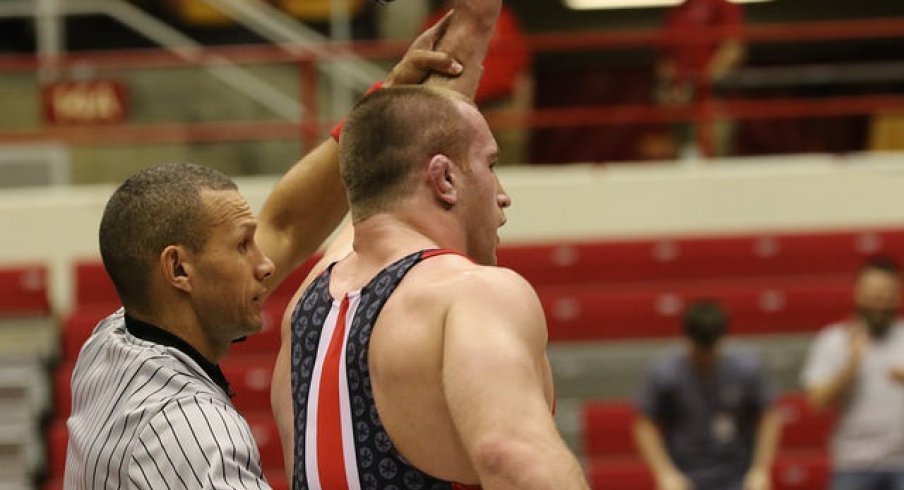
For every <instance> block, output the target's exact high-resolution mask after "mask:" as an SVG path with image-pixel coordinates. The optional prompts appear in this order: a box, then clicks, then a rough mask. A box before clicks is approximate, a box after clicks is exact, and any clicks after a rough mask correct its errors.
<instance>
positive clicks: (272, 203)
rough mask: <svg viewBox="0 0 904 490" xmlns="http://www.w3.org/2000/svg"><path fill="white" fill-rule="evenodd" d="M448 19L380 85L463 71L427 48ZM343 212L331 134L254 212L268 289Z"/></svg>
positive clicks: (417, 42) (425, 35)
mask: <svg viewBox="0 0 904 490" xmlns="http://www.w3.org/2000/svg"><path fill="white" fill-rule="evenodd" d="M450 20H451V17H450V16H446V17H444V18H443V19H442V20H440V21H439V22H437V24H435V25H434V26H433V27H431V28H430V29H428V30H426V31H424V32H423V33H422V34H421V35H420V36H418V37H417V39H415V40H414V42H413V43H412V44H411V47H410V48H409V49H408V52H406V53H405V56H404V57H403V58H402V60H401V61H400V62H399V63H398V64H397V65H396V66H395V68H393V70H392V71H391V72H390V74H389V75H388V76H387V78H386V80H385V81H384V82H383V85H384V86H386V87H388V86H392V85H401V84H413V83H420V82H422V81H423V80H424V78H426V76H427V74H429V73H433V72H438V73H443V74H445V75H446V76H449V77H455V76H456V75H457V74H459V73H461V71H462V66H461V64H460V63H458V62H457V61H456V60H455V58H454V57H453V56H452V55H450V54H448V53H446V52H441V51H431V50H432V49H433V46H434V45H435V44H436V43H437V41H438V40H439V39H440V38H441V37H442V36H443V34H444V32H445V31H446V30H447V28H448V26H449V24H450ZM347 211H348V201H347V199H346V196H345V188H344V187H343V185H342V178H341V176H340V174H339V145H338V144H337V143H336V142H335V141H334V140H333V139H332V138H330V139H327V140H326V141H324V142H323V143H321V144H320V146H318V147H317V148H315V149H314V150H313V151H311V152H310V153H308V154H307V155H305V157H304V158H302V159H301V160H299V161H298V162H297V163H296V164H295V165H294V166H293V167H292V168H291V169H289V171H288V172H287V173H286V174H285V175H284V176H283V177H282V178H281V179H280V180H279V182H277V183H276V186H275V187H274V188H273V190H272V191H271V192H270V195H269V196H267V199H266V200H265V201H264V205H263V207H262V209H261V212H260V214H259V215H258V228H257V232H256V233H255V236H254V239H255V240H256V241H257V243H258V246H259V247H260V248H261V250H262V251H263V252H264V253H265V254H266V255H267V256H268V257H270V260H272V261H273V265H274V269H275V270H274V273H273V275H271V276H270V277H269V278H267V280H266V284H267V287H268V289H269V290H270V291H272V290H273V289H275V287H276V286H277V285H279V283H280V282H282V280H283V279H285V278H286V276H287V275H288V274H289V273H290V272H292V271H293V270H294V269H295V268H296V267H298V266H299V265H300V264H301V263H302V262H303V261H304V260H305V259H307V258H308V257H309V256H310V255H311V254H313V253H314V251H316V250H317V248H318V247H319V246H320V244H321V243H323V241H324V240H325V239H326V238H327V237H328V236H329V235H330V233H331V232H332V231H333V230H334V229H335V228H336V226H337V225H338V224H339V221H340V220H341V219H342V217H343V216H344V215H345V213H346V212H347Z"/></svg>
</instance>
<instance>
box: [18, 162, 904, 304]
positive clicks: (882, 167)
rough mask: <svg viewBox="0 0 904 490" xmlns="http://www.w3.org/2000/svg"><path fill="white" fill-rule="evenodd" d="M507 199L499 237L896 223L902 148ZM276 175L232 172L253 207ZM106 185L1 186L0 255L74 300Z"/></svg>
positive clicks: (681, 169)
mask: <svg viewBox="0 0 904 490" xmlns="http://www.w3.org/2000/svg"><path fill="white" fill-rule="evenodd" d="M499 173H500V176H501V179H502V181H503V184H504V185H505V186H506V188H507V190H508V192H509V194H510V195H511V196H512V199H513V202H514V204H513V206H512V208H511V209H510V210H509V211H508V213H507V214H508V224H507V225H506V226H505V228H503V230H502V233H501V236H502V239H503V242H504V243H506V242H507V243H521V242H531V241H551V240H557V239H568V238H574V239H588V238H589V239H594V238H605V237H617V238H623V237H640V236H650V235H662V234H666V235H686V234H698V233H735V232H738V233H740V232H749V231H754V230H774V231H780V230H813V229H831V228H852V227H856V228H861V227H873V226H875V227H892V226H904V199H901V195H902V193H904V155H900V154H887V155H872V156H867V155H863V156H855V157H846V158H838V157H832V156H826V155H813V156H798V157H777V158H758V159H735V160H724V161H719V162H712V163H708V164H683V163H682V164H674V163H670V164H661V165H660V164H645V165H638V164H635V165H608V166H592V165H575V166H556V167H547V168H541V167H513V168H501V169H500V170H499ZM275 180H276V179H275V177H273V178H253V179H243V180H240V181H239V186H240V188H241V190H242V192H243V193H244V194H245V195H246V196H247V197H248V200H249V202H250V203H251V205H252V207H253V208H255V209H259V207H260V205H261V203H262V202H263V199H264V197H265V196H266V194H267V192H268V190H269V189H270V187H271V186H272V185H273V183H274V182H275ZM112 190H113V187H111V186H91V187H87V186H84V187H72V188H42V189H24V190H15V191H3V192H0V229H2V230H4V232H3V239H2V240H0V266H2V265H3V264H8V263H17V262H46V263H48V264H50V267H51V289H52V295H53V304H54V306H55V307H56V308H57V311H58V312H61V313H62V312H65V311H67V310H68V308H69V307H70V306H71V301H72V280H71V277H70V272H71V271H70V269H71V264H72V262H73V260H74V259H77V258H86V257H88V258H91V257H97V256H98V252H97V227H98V223H99V220H100V215H101V213H102V211H103V206H104V203H105V202H106V199H107V197H108V196H109V195H110V193H111V192H112Z"/></svg>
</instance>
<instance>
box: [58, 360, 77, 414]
mask: <svg viewBox="0 0 904 490" xmlns="http://www.w3.org/2000/svg"><path fill="white" fill-rule="evenodd" d="M74 368H75V361H67V362H63V363H61V364H60V365H59V366H57V368H56V370H55V371H54V373H53V414H54V416H55V417H57V418H58V419H61V420H66V418H67V417H69V414H70V413H71V412H72V370H73V369H74Z"/></svg>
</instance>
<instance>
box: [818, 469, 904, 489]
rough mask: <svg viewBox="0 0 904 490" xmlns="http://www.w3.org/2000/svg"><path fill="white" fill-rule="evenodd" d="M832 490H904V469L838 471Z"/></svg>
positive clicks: (833, 480)
mask: <svg viewBox="0 0 904 490" xmlns="http://www.w3.org/2000/svg"><path fill="white" fill-rule="evenodd" d="M832 490H904V471H836V472H835V474H834V475H833V476H832Z"/></svg>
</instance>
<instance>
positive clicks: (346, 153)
mask: <svg viewBox="0 0 904 490" xmlns="http://www.w3.org/2000/svg"><path fill="white" fill-rule="evenodd" d="M462 102H463V103H466V104H469V105H473V103H472V102H471V101H470V100H469V99H467V98H466V97H464V96H463V95H461V94H459V93H458V92H454V91H451V90H446V89H439V88H431V87H423V86H419V85H401V86H395V87H389V88H385V89H381V90H377V91H375V92H374V93H372V94H370V95H368V96H367V97H364V98H363V99H362V100H361V101H359V102H358V104H357V105H356V106H355V108H354V109H353V110H352V112H351V113H350V114H349V115H348V118H347V119H346V121H345V124H344V126H343V130H342V137H341V138H340V142H339V155H340V161H341V171H342V179H343V180H344V182H345V187H346V189H347V191H348V196H349V201H350V203H351V211H352V218H353V220H354V221H356V222H357V221H360V220H363V219H366V218H368V217H370V216H372V215H374V214H376V213H379V212H383V211H386V210H388V209H390V208H391V206H392V205H393V204H394V203H395V202H397V201H398V199H399V198H400V197H403V196H406V195H407V194H408V193H410V192H411V190H412V189H413V183H414V182H413V179H412V178H411V177H412V176H413V174H414V169H416V168H418V167H419V166H421V165H423V164H425V163H426V162H428V161H429V160H430V159H431V158H433V156H434V155H437V154H443V155H446V156H447V157H449V158H450V159H452V160H454V161H459V162H461V163H462V164H464V163H465V160H466V159H465V157H466V155H467V149H468V143H469V141H470V140H471V139H472V138H473V130H472V129H471V127H470V126H469V125H468V124H467V122H466V121H465V119H464V117H463V114H462V112H461V109H460V107H459V106H458V103H462Z"/></svg>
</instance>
